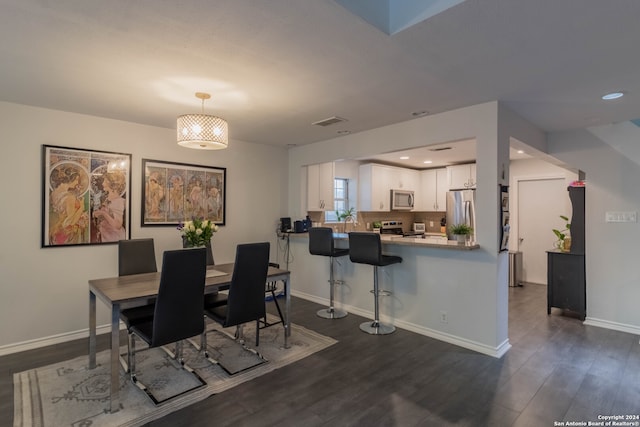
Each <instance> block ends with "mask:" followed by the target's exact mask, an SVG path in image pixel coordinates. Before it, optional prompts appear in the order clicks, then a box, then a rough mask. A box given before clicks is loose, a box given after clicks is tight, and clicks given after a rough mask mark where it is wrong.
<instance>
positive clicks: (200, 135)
mask: <svg viewBox="0 0 640 427" xmlns="http://www.w3.org/2000/svg"><path fill="white" fill-rule="evenodd" d="M196 98H199V99H201V100H202V114H184V115H182V116H178V120H177V139H178V145H180V146H182V147H187V148H195V149H199V150H221V149H223V148H227V147H228V146H229V126H228V125H227V121H226V120H224V119H221V118H220V117H216V116H210V115H207V114H204V100H205V99H209V98H211V95H209V94H208V93H202V92H198V93H196Z"/></svg>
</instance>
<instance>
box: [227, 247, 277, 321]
mask: <svg viewBox="0 0 640 427" xmlns="http://www.w3.org/2000/svg"><path fill="white" fill-rule="evenodd" d="M269 248H270V246H269V242H262V243H246V244H241V245H238V246H237V248H236V261H235V264H234V267H233V275H232V277H231V285H230V286H229V297H228V301H227V318H226V322H225V325H224V326H225V327H228V326H236V325H240V324H242V323H247V322H251V321H253V320H258V319H261V318H263V317H264V316H265V303H264V292H265V283H266V281H267V270H268V269H269Z"/></svg>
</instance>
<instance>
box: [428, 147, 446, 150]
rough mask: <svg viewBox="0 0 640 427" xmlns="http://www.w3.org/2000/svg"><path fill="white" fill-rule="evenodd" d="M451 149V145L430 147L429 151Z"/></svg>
mask: <svg viewBox="0 0 640 427" xmlns="http://www.w3.org/2000/svg"><path fill="white" fill-rule="evenodd" d="M445 150H451V147H440V148H429V151H445Z"/></svg>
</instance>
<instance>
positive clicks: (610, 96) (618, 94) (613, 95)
mask: <svg viewBox="0 0 640 427" xmlns="http://www.w3.org/2000/svg"><path fill="white" fill-rule="evenodd" d="M623 96H624V93H622V92H611V93H608V94H606V95H603V96H602V99H604V100H605V101H610V100H612V99H618V98H622V97H623Z"/></svg>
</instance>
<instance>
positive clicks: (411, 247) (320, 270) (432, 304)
mask: <svg viewBox="0 0 640 427" xmlns="http://www.w3.org/2000/svg"><path fill="white" fill-rule="evenodd" d="M282 238H284V239H286V240H288V241H289V245H288V246H289V252H290V254H289V260H290V263H289V265H288V269H289V271H291V275H292V280H294V281H295V283H296V287H295V288H294V289H293V290H292V293H293V295H294V296H298V297H301V298H304V299H308V300H311V301H314V302H318V303H320V304H323V305H326V304H327V295H328V288H327V281H326V276H327V273H326V271H327V267H328V265H327V261H326V260H325V259H323V258H322V257H317V256H313V255H310V254H309V250H308V235H307V233H291V234H289V235H286V236H284V235H283V236H282ZM334 238H335V244H336V246H337V247H343V248H346V247H348V234H347V233H334ZM381 241H382V249H383V252H384V253H386V254H390V255H397V256H399V257H402V263H400V264H396V265H393V266H389V267H385V268H382V269H381V270H380V274H379V281H380V288H381V289H386V290H390V291H391V294H392V295H390V296H386V297H383V298H380V317H381V320H384V322H386V323H391V324H393V325H395V326H396V327H397V328H402V329H406V330H410V331H413V332H417V333H420V334H423V335H428V336H431V337H434V338H437V339H440V340H443V341H447V342H452V343H454V344H457V345H460V346H463V347H467V348H471V349H473V350H475V351H479V352H482V353H485V354H490V355H496V354H497V352H498V351H499V350H498V349H496V348H493V347H487V346H486V345H485V344H483V343H482V342H483V341H481V340H478V339H476V338H474V336H473V335H469V332H468V331H469V330H471V331H472V333H476V332H477V333H478V334H482V333H484V331H483V330H482V329H481V326H478V325H477V323H478V322H477V318H476V319H474V318H473V316H472V315H471V313H473V312H474V310H475V309H477V306H479V305H481V304H483V303H484V300H486V299H487V298H490V297H491V296H490V295H488V294H487V293H486V292H483V286H484V285H481V284H479V283H478V277H479V276H478V273H481V274H482V273H484V272H485V271H488V270H485V269H489V268H492V267H491V264H490V263H488V262H487V260H488V259H489V258H490V257H489V256H487V250H486V249H485V248H483V247H482V246H480V245H479V244H478V243H477V242H474V243H471V244H469V243H467V244H459V243H458V242H456V241H448V240H445V239H429V238H421V237H403V236H395V235H381ZM493 256H494V257H495V255H493ZM470 263H471V264H473V265H474V268H473V269H469V268H460V266H461V265H469V264H470ZM367 267H369V266H366V265H362V264H355V263H352V262H351V261H350V260H349V257H342V258H338V259H336V265H335V278H336V280H340V281H342V283H343V284H342V285H339V286H336V288H335V300H336V307H339V308H341V309H344V310H345V311H347V312H349V313H353V314H356V315H360V316H363V317H365V318H369V319H371V318H373V313H372V310H371V289H372V285H371V283H372V274H373V273H372V271H371V268H367ZM479 285H481V286H479ZM460 295H462V297H460ZM335 321H339V320H335ZM474 325H475V326H474Z"/></svg>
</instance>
